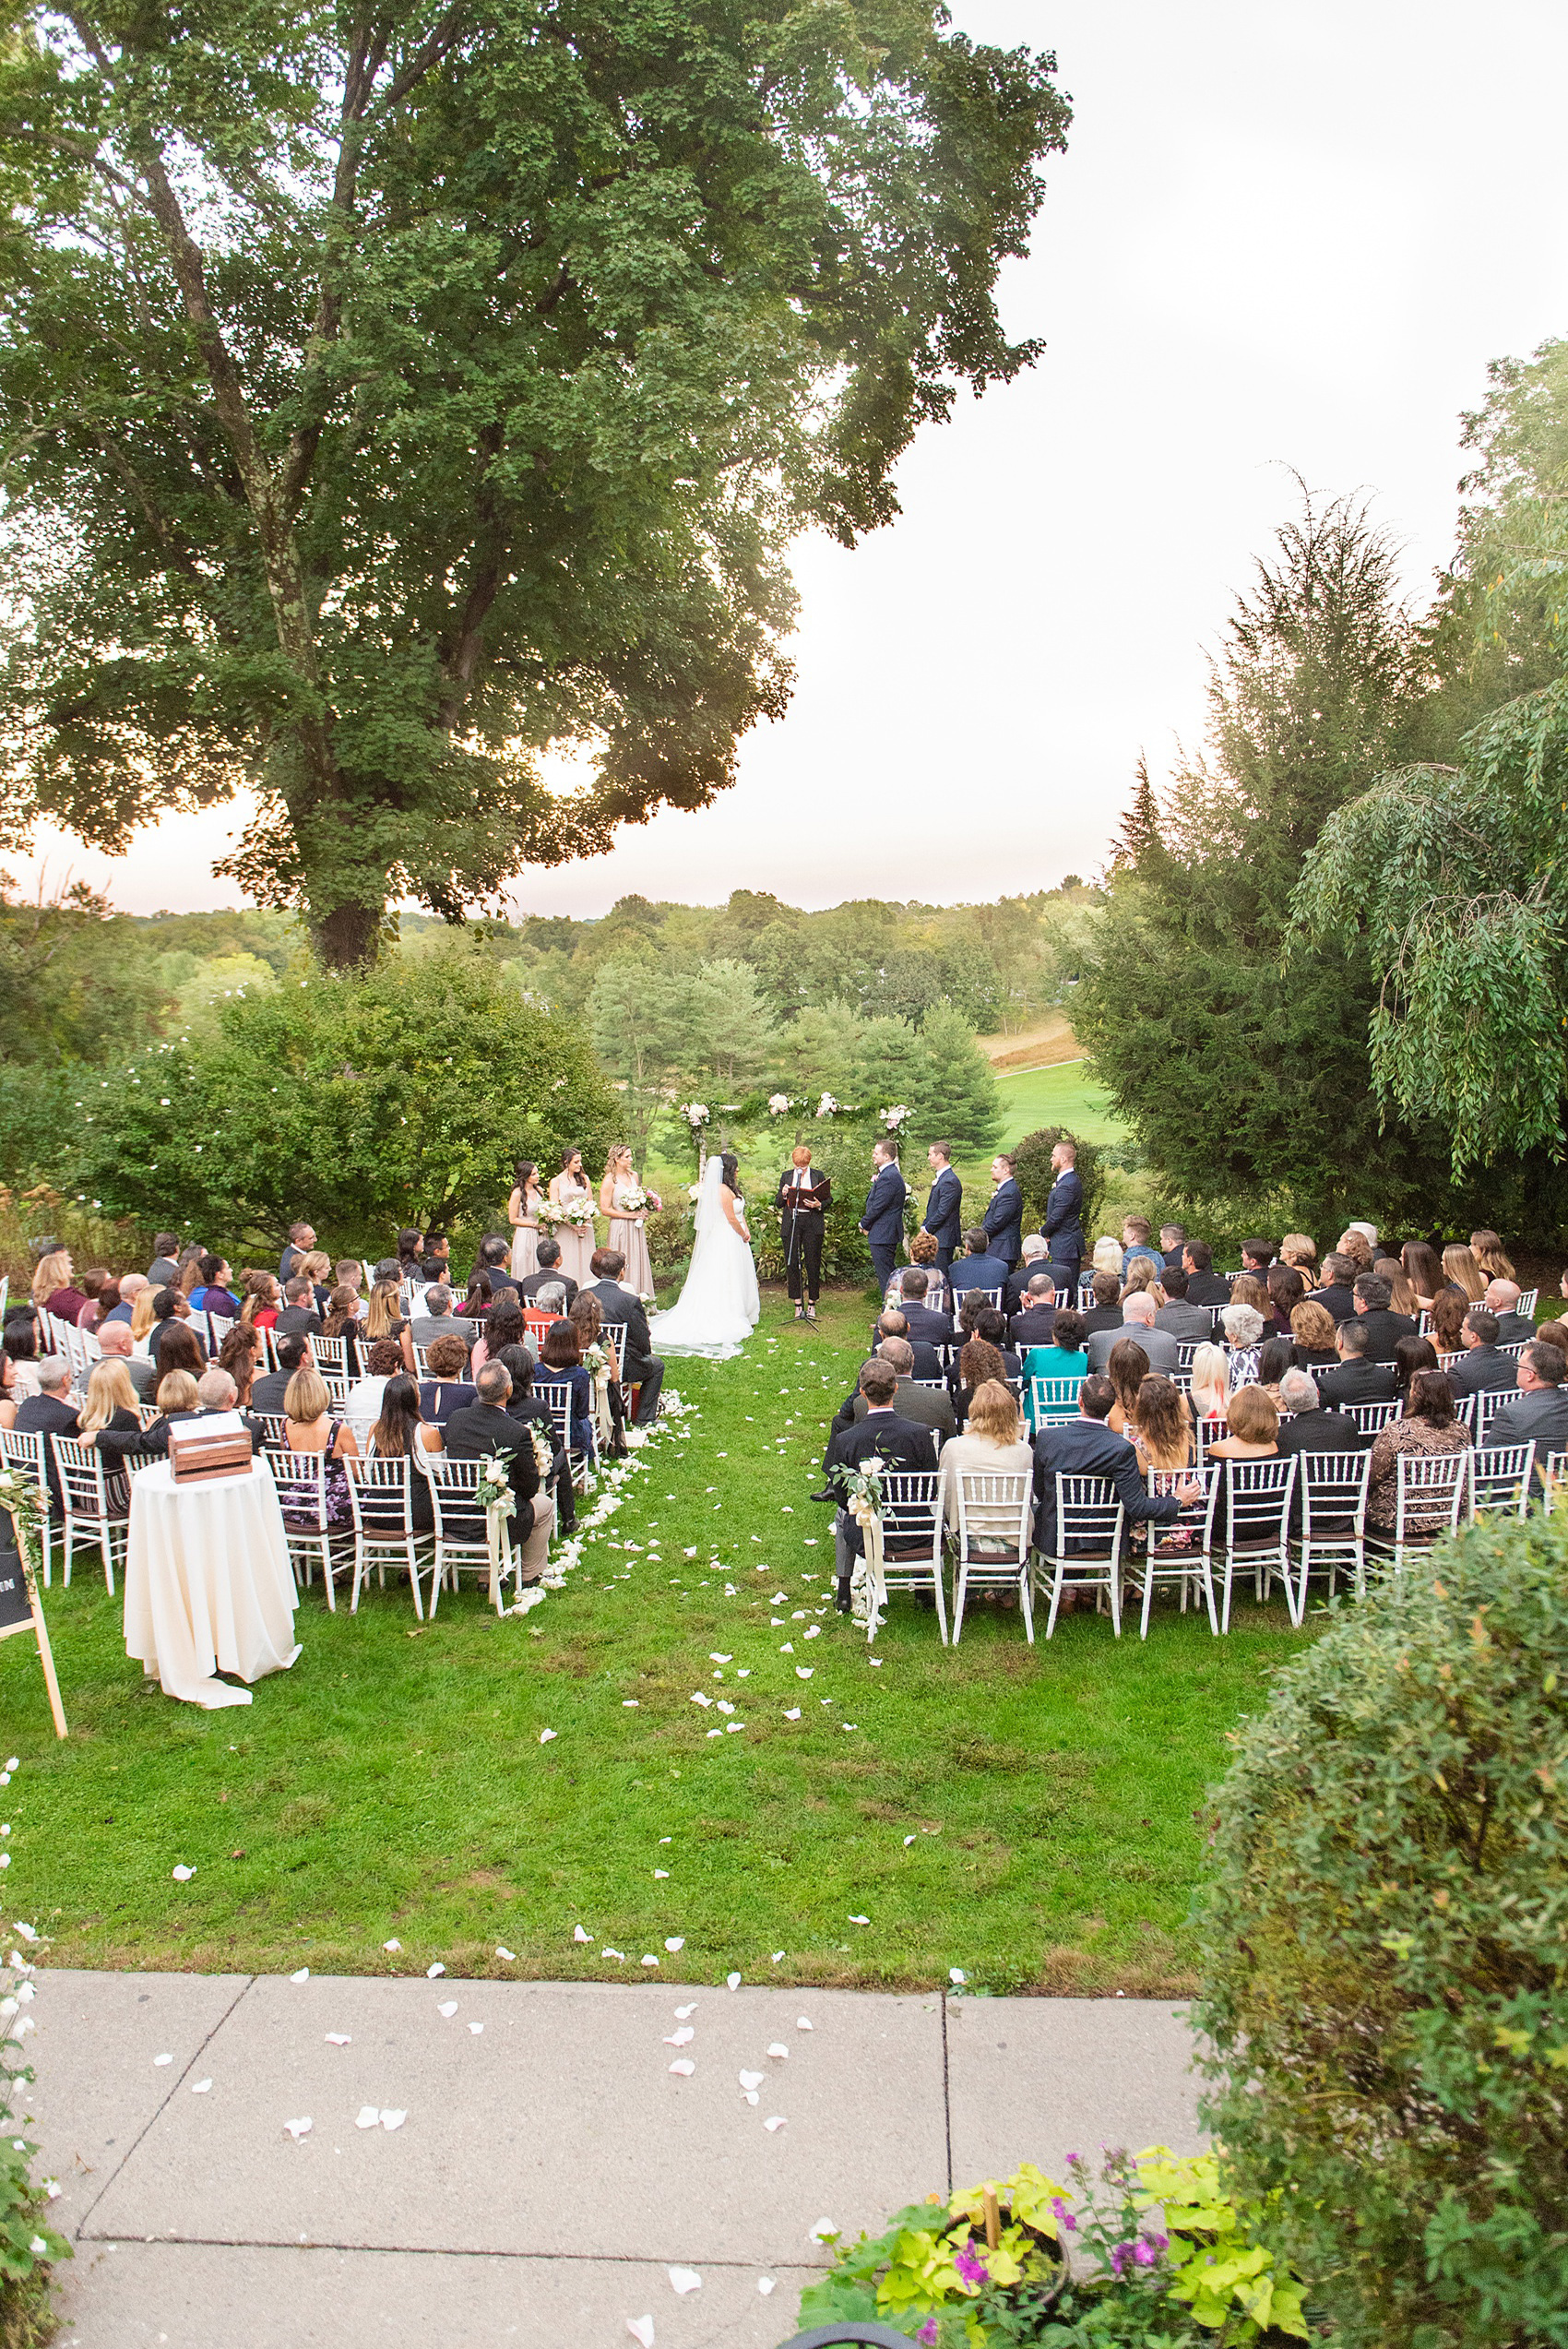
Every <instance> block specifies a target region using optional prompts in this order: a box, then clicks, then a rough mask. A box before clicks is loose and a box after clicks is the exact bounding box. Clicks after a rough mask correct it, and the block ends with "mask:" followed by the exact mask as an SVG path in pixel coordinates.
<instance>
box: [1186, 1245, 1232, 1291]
mask: <svg viewBox="0 0 1568 2349" xmlns="http://www.w3.org/2000/svg"><path fill="white" fill-rule="evenodd" d="M1182 1270H1183V1271H1184V1272H1185V1273H1186V1276H1187V1300H1188V1303H1189V1304H1191V1305H1229V1302H1230V1283H1229V1281H1227V1280H1224V1279H1222V1278H1221V1276H1220V1275H1219V1274H1218V1272H1217V1271H1216V1270H1215V1269H1214V1254H1213V1251H1212V1250H1211V1248H1210V1247H1209V1245H1208V1242H1207V1241H1206V1240H1189V1241H1188V1242H1187V1244H1186V1246H1185V1247H1183V1249H1182Z"/></svg>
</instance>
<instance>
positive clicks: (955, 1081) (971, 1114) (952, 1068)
mask: <svg viewBox="0 0 1568 2349" xmlns="http://www.w3.org/2000/svg"><path fill="white" fill-rule="evenodd" d="M921 1043H922V1044H923V1045H924V1046H925V1049H926V1052H927V1055H929V1059H930V1070H931V1073H930V1076H929V1078H928V1079H927V1085H928V1091H927V1092H926V1094H925V1097H924V1098H923V1099H922V1100H921V1103H920V1104H919V1119H918V1122H917V1127H916V1135H915V1139H917V1140H919V1141H924V1142H936V1141H950V1142H951V1143H952V1144H953V1147H954V1149H955V1150H968V1151H982V1150H990V1149H991V1148H992V1146H993V1145H994V1143H995V1141H996V1138H997V1136H998V1135H999V1134H1000V1133H1001V1131H1002V1102H1001V1096H1000V1095H999V1093H998V1092H997V1090H996V1079H995V1077H994V1076H993V1075H992V1067H991V1063H990V1061H989V1060H987V1058H986V1056H985V1055H984V1054H983V1053H982V1052H981V1051H980V1048H979V1046H978V1045H977V1044H976V1043H975V1040H974V1037H973V1035H972V1033H971V1032H970V1030H969V1026H968V1022H967V1021H966V1019H964V1017H963V1015H962V1013H961V1012H959V1011H958V1010H957V1009H956V1007H955V1006H953V1005H951V1004H939V1005H938V1006H937V1008H936V1009H935V1010H934V1011H932V1013H931V1014H930V1015H929V1017H928V1018H927V1019H926V1021H925V1024H924V1026H923V1027H922V1028H921ZM909 1105H910V1107H911V1108H914V1107H916V1104H915V1103H912V1102H911V1103H910V1104H909Z"/></svg>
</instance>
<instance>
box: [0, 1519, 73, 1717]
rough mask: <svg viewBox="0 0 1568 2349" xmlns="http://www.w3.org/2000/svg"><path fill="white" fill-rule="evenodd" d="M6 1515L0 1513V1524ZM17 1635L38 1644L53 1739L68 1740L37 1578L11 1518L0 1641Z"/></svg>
mask: <svg viewBox="0 0 1568 2349" xmlns="http://www.w3.org/2000/svg"><path fill="white" fill-rule="evenodd" d="M8 1514H9V1512H8V1511H6V1510H0V1524H3V1523H4V1521H5V1519H6V1516H7V1515H8ZM18 1631H30V1632H31V1633H32V1634H33V1636H34V1638H35V1639H36V1640H37V1641H38V1660H39V1662H40V1663H41V1664H42V1666H43V1685H44V1687H46V1688H47V1689H48V1691H49V1710H50V1711H51V1712H52V1713H53V1716H54V1735H56V1737H65V1736H68V1735H70V1732H69V1731H68V1730H67V1728H66V1726H65V1706H64V1705H63V1704H62V1703H61V1701H60V1683H59V1680H58V1679H57V1677H56V1676H55V1672H54V1654H53V1649H52V1648H51V1647H50V1645H49V1627H48V1625H47V1624H46V1623H45V1622H44V1620H43V1604H42V1600H41V1599H40V1597H39V1595H38V1577H37V1575H36V1574H35V1573H34V1571H33V1568H32V1563H31V1561H30V1558H29V1557H28V1556H27V1554H26V1551H25V1550H24V1548H23V1546H22V1541H21V1536H20V1533H19V1531H18V1526H17V1521H16V1520H15V1518H12V1519H11V1539H10V1540H9V1541H8V1542H7V1541H5V1540H4V1539H3V1538H0V1640H9V1639H10V1638H11V1637H12V1636H13V1635H14V1634H15V1633H17V1632H18Z"/></svg>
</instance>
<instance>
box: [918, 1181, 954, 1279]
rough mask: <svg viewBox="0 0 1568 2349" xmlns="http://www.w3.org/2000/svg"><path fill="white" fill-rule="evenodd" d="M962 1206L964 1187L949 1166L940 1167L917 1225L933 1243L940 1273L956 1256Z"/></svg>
mask: <svg viewBox="0 0 1568 2349" xmlns="http://www.w3.org/2000/svg"><path fill="white" fill-rule="evenodd" d="M963 1204H964V1186H963V1185H962V1183H960V1182H959V1180H958V1177H957V1176H956V1174H954V1172H953V1169H952V1168H951V1167H950V1166H944V1167H943V1168H942V1169H941V1171H940V1173H938V1174H936V1175H935V1176H933V1178H932V1186H931V1191H930V1194H929V1196H928V1197H927V1199H926V1203H925V1222H923V1223H922V1225H921V1230H922V1231H925V1232H929V1233H930V1234H931V1236H932V1239H933V1240H934V1241H935V1242H936V1261H937V1266H938V1269H939V1270H941V1271H943V1272H945V1271H946V1270H947V1268H948V1266H949V1265H950V1264H951V1263H952V1261H953V1258H954V1257H955V1256H956V1254H957V1251H958V1243H959V1241H960V1240H961V1239H962V1237H963V1212H962V1210H963Z"/></svg>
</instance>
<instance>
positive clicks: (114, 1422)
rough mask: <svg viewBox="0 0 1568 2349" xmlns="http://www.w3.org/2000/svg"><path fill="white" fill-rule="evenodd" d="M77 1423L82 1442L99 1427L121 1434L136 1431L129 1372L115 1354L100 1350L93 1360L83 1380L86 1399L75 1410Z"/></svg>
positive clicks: (134, 1395) (134, 1396)
mask: <svg viewBox="0 0 1568 2349" xmlns="http://www.w3.org/2000/svg"><path fill="white" fill-rule="evenodd" d="M103 1427H111V1428H113V1429H114V1430H115V1432H116V1433H117V1434H123V1435H136V1434H137V1433H139V1431H140V1428H141V1419H140V1417H139V1415H138V1413H137V1390H136V1389H135V1388H134V1387H133V1386H132V1384H131V1374H130V1372H129V1371H128V1370H127V1369H126V1368H125V1363H124V1361H123V1360H122V1359H120V1358H119V1357H118V1356H116V1355H114V1354H104V1355H103V1356H102V1357H101V1359H100V1360H99V1361H97V1362H95V1363H94V1364H93V1365H92V1371H91V1374H90V1376H89V1379H88V1382H87V1401H86V1402H85V1403H83V1405H82V1407H81V1410H80V1412H79V1413H78V1414H77V1428H78V1430H79V1433H80V1437H81V1441H82V1442H83V1443H84V1444H85V1443H86V1442H88V1441H89V1438H90V1437H94V1436H96V1435H97V1434H98V1432H99V1430H100V1429H101V1428H103Z"/></svg>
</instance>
